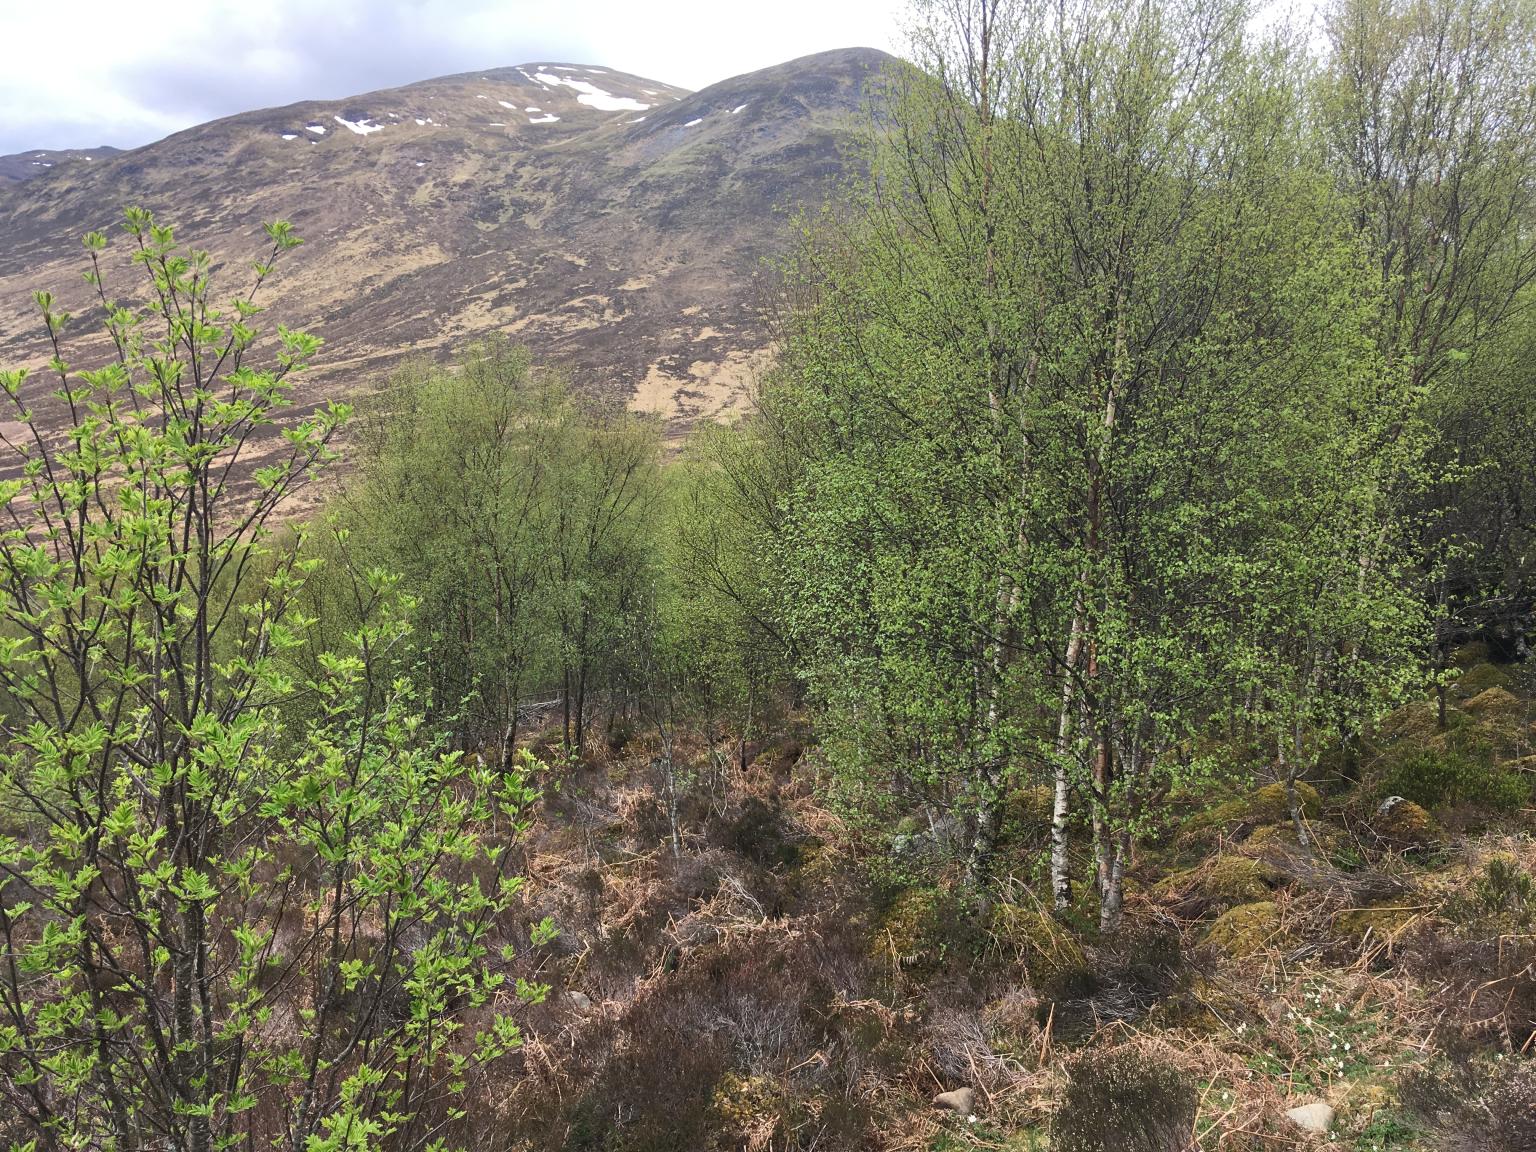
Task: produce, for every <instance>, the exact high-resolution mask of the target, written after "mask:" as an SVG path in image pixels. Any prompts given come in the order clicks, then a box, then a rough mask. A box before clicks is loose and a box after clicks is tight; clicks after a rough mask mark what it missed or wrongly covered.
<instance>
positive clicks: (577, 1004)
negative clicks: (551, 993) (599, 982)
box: [565, 989, 592, 1016]
mask: <svg viewBox="0 0 1536 1152" xmlns="http://www.w3.org/2000/svg"><path fill="white" fill-rule="evenodd" d="M565 998H566V999H567V1000H569V1001H570V1003H571V1007H572V1008H574V1009H576V1011H578V1012H580V1013H581V1014H582V1015H583V1016H585V1015H586V1014H587V1013H588V1012H590V1011H592V997H590V996H588V995H587V994H586V993H585V992H577V991H576V990H575V989H572V990H571V991H569V992H567V993H566V994H565Z"/></svg>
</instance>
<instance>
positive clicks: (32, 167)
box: [0, 146, 122, 188]
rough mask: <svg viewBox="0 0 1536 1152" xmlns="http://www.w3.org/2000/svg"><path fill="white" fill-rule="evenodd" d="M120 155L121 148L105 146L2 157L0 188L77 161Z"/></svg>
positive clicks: (35, 151) (36, 150)
mask: <svg viewBox="0 0 1536 1152" xmlns="http://www.w3.org/2000/svg"><path fill="white" fill-rule="evenodd" d="M120 155H122V149H121V148H108V147H105V146H103V147H101V148H61V149H59V150H57V151H53V152H47V151H44V150H42V149H34V150H33V151H31V152H17V153H15V154H14V155H11V156H0V188H3V187H5V186H6V185H8V184H20V183H21V182H22V181H23V180H33V179H36V178H37V177H39V176H43V175H46V174H47V173H48V172H50V171H51V170H52V169H54V168H58V167H60V166H61V165H65V164H73V163H74V162H75V161H77V160H88V161H90V160H103V159H106V158H107V157H109V156H120Z"/></svg>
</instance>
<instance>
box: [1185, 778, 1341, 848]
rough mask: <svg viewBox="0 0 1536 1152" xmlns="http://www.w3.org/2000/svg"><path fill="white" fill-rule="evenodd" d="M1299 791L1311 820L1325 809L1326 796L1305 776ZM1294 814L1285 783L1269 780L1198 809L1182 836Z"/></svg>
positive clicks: (1285, 818) (1286, 818)
mask: <svg viewBox="0 0 1536 1152" xmlns="http://www.w3.org/2000/svg"><path fill="white" fill-rule="evenodd" d="M1296 795H1297V798H1298V799H1299V800H1300V801H1301V810H1302V813H1303V814H1304V815H1305V816H1306V817H1307V818H1308V819H1309V820H1310V819H1315V818H1316V817H1317V815H1318V814H1319V813H1320V812H1321V811H1322V808H1323V798H1322V797H1321V796H1319V795H1318V792H1317V789H1316V788H1314V787H1312V785H1310V784H1308V783H1307V782H1306V781H1305V780H1301V781H1297V784H1296ZM1290 818H1291V806H1290V802H1289V800H1287V798H1286V795H1285V785H1284V784H1283V783H1279V782H1277V783H1274V784H1265V785H1264V786H1263V787H1262V788H1256V789H1254V790H1253V791H1252V792H1250V793H1247V794H1246V795H1242V796H1236V797H1233V798H1232V799H1230V800H1227V801H1224V802H1223V803H1221V804H1218V805H1216V806H1215V807H1214V808H1210V809H1207V810H1206V811H1205V812H1201V813H1197V814H1196V815H1195V816H1193V817H1192V818H1191V819H1190V820H1188V821H1187V822H1186V827H1185V830H1184V833H1183V834H1182V835H1181V837H1180V838H1181V839H1183V840H1189V839H1192V838H1194V839H1198V838H1199V837H1200V836H1201V835H1202V834H1203V833H1205V832H1208V831H1210V830H1211V829H1212V828H1231V827H1233V826H1234V825H1238V824H1255V825H1259V826H1263V825H1265V824H1280V823H1284V822H1286V821H1289V820H1290Z"/></svg>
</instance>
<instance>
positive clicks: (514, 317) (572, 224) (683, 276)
mask: <svg viewBox="0 0 1536 1152" xmlns="http://www.w3.org/2000/svg"><path fill="white" fill-rule="evenodd" d="M891 59H892V58H891V57H888V56H886V55H885V54H884V53H880V52H877V51H875V50H873V49H841V50H835V51H832V52H827V53H818V54H815V55H812V56H807V57H801V58H799V59H797V60H792V61H787V62H785V63H784V64H781V65H777V66H774V67H772V68H768V69H762V70H759V71H757V72H753V73H747V74H745V75H743V76H738V77H732V78H729V79H727V80H724V81H721V82H720V83H718V84H714V85H711V86H709V87H707V88H705V89H701V90H700V91H698V92H688V91H687V90H685V89H682V88H678V87H676V86H673V85H668V84H665V83H663V82H660V81H654V80H649V79H647V78H645V77H641V76H636V75H634V74H631V73H625V72H620V71H618V70H616V69H612V68H608V67H604V66H593V65H579V64H559V63H554V62H535V63H529V64H522V65H512V66H509V67H505V68H498V69H487V70H480V71H476V72H466V73H459V74H456V75H454V76H448V77H438V78H433V79H428V80H422V81H417V82H414V83H412V84H408V85H404V86H402V87H399V88H393V89H380V90H378V91H376V92H372V93H364V94H360V95H357V96H351V97H345V98H342V99H339V100H330V101H326V100H316V101H299V102H296V103H293V104H289V105H284V106H281V107H278V108H269V109H258V110H254V111H252V112H246V113H240V114H238V115H235V116H231V117H224V118H222V119H219V120H215V121H210V122H208V123H207V124H202V125H196V126H194V127H191V128H188V129H184V130H182V131H180V132H177V133H174V134H172V135H171V136H168V137H166V138H165V139H164V140H161V141H157V142H155V143H154V144H149V145H145V146H144V147H142V148H138V149H134V150H132V151H129V152H124V153H121V154H118V155H114V156H111V157H109V158H106V159H104V160H99V161H96V162H94V163H92V164H90V165H89V166H86V165H84V164H78V163H71V164H69V165H61V166H59V167H58V168H55V169H51V170H47V171H46V172H45V173H44V174H43V175H41V176H40V177H35V178H33V179H31V180H28V181H27V182H25V183H22V184H14V185H4V184H0V233H3V234H4V235H6V237H7V239H8V243H7V245H5V246H4V249H3V250H0V361H4V362H8V363H16V362H28V361H31V362H37V361H38V360H39V358H40V357H41V356H42V355H43V351H44V350H42V349H40V348H39V347H38V346H37V343H36V340H35V339H33V338H31V337H29V336H28V335H26V334H25V333H26V324H27V321H28V312H29V310H30V309H29V305H30V291H31V289H33V288H40V287H41V288H50V289H52V290H54V291H55V292H58V293H60V294H61V295H62V296H64V297H65V299H66V303H67V304H70V305H75V304H83V303H84V300H83V297H82V298H80V299H78V300H70V299H68V297H69V295H70V293H71V292H73V293H75V295H77V296H79V295H80V292H79V290H78V289H77V288H74V287H73V284H74V282H76V281H78V273H79V270H80V260H79V247H78V240H79V236H80V234H82V233H84V232H86V231H89V230H92V229H102V228H107V227H109V226H110V225H111V223H112V222H113V220H114V219H115V218H116V216H117V214H118V212H119V211H120V209H121V207H122V206H123V205H124V204H128V203H141V204H143V205H144V206H145V207H148V208H150V209H151V210H153V211H154V212H156V214H157V216H158V217H159V218H161V219H162V220H164V221H166V222H169V223H172V224H174V225H176V226H177V228H178V236H179V238H181V239H183V240H184V241H186V242H189V243H193V244H195V245H197V246H198V247H205V248H209V249H210V250H212V251H213V252H214V253H215V255H216V257H218V258H219V259H221V260H223V261H225V262H226V263H235V262H244V261H246V260H247V259H251V258H255V256H256V254H257V252H258V251H259V240H260V230H259V224H260V222H261V220H263V219H270V218H272V217H276V216H282V217H284V218H288V219H291V220H292V222H293V224H294V227H295V231H296V232H297V233H298V234H299V235H301V236H303V237H305V238H306V241H307V243H306V245H305V247H304V248H302V249H300V250H299V251H298V252H297V253H295V258H294V259H293V260H292V261H291V262H290V263H289V265H288V266H287V267H286V268H285V269H284V270H283V271H281V272H280V273H279V279H278V282H277V283H278V291H279V293H281V296H280V298H279V300H278V302H277V304H276V305H275V306H274V308H273V313H274V318H275V319H276V320H279V321H282V322H286V323H294V324H299V325H302V326H305V327H308V328H310V329H311V330H313V331H315V332H317V333H318V334H319V335H321V336H322V337H323V338H325V339H326V341H327V345H328V347H327V350H326V352H325V353H323V354H322V357H321V359H320V361H319V362H318V364H317V368H316V371H315V373H314V380H315V382H316V383H315V384H313V385H311V386H310V387H311V389H312V390H313V389H314V388H318V387H320V386H322V385H339V386H340V389H339V390H341V391H343V392H346V391H350V390H354V389H359V388H362V389H366V388H367V387H370V386H372V385H376V384H377V383H378V382H379V377H380V376H381V374H382V373H383V372H384V371H387V370H388V368H389V367H390V366H391V365H393V364H394V363H397V362H398V361H399V360H400V359H401V358H402V357H403V356H407V355H410V354H413V353H415V354H423V355H428V356H431V357H433V358H437V359H442V358H446V357H450V356H452V355H453V352H454V349H455V348H459V347H462V345H463V344H464V343H465V342H466V341H467V340H471V339H474V338H476V337H478V336H482V335H486V334H489V333H491V332H502V333H505V334H507V335H510V336H512V337H513V338H516V339H519V340H522V341H524V342H526V343H528V344H529V345H530V346H531V347H532V348H533V350H534V352H535V355H536V357H537V358H538V359H540V360H541V361H543V362H547V363H553V364H559V365H561V366H563V367H564V368H565V369H566V371H567V372H568V374H569V375H570V377H571V380H572V383H573V385H574V386H575V387H577V388H579V389H581V390H583V391H587V392H591V393H596V394H602V395H605V396H609V397H612V398H624V399H626V400H627V402H628V403H630V404H631V406H633V407H636V408H640V409H643V410H645V411H651V412H656V413H658V414H659V415H660V416H661V417H662V418H663V419H664V420H666V422H667V423H668V426H669V428H670V429H671V430H673V431H675V432H679V433H680V432H682V431H685V430H686V429H687V428H688V427H689V426H691V425H692V423H694V422H695V421H697V420H699V419H714V418H719V417H721V416H724V415H726V414H728V413H729V412H731V411H735V410H738V409H740V408H741V407H742V406H743V405H744V404H745V403H746V402H747V395H748V392H749V389H750V386H751V383H752V381H753V379H754V378H755V376H756V375H757V374H758V373H759V372H761V370H762V369H763V368H764V367H765V366H766V364H767V362H768V359H769V356H770V353H769V348H768V343H769V337H768V332H767V329H766V325H765V324H764V322H763V319H762V317H761V316H760V315H759V314H758V310H757V307H756V303H757V293H756V289H755V287H754V280H755V278H756V276H757V274H758V272H759V270H760V269H761V267H762V265H763V262H764V261H765V260H771V259H773V258H774V257H776V256H777V255H779V254H781V253H782V252H783V251H784V247H785V244H786V242H787V238H788V232H787V229H786V228H785V227H784V220H785V214H786V213H787V212H789V211H792V210H795V209H797V208H800V207H814V206H816V205H818V204H820V203H821V202H823V200H824V199H825V197H826V195H827V193H828V192H829V191H830V190H831V188H832V187H833V185H834V183H835V182H836V181H838V180H840V179H841V178H842V177H843V175H844V174H845V173H846V172H847V171H848V170H849V168H848V164H849V158H848V147H849V145H850V144H851V143H852V142H853V141H854V139H855V137H856V133H857V126H856V125H857V114H858V111H859V109H860V108H861V107H862V106H863V104H864V103H865V101H866V99H867V96H868V94H869V84H870V83H871V81H872V80H873V79H874V78H875V77H876V76H878V75H879V73H880V71H881V70H882V69H883V68H884V67H885V65H886V64H887V63H888V62H889V61H890V60H891ZM113 271H114V272H121V271H122V269H114V270H113ZM119 282H121V277H119ZM237 282H238V278H236V280H235V281H232V282H230V283H229V285H228V286H229V287H230V288H231V289H232V288H234V287H235V285H236V283H237ZM76 310H78V308H76Z"/></svg>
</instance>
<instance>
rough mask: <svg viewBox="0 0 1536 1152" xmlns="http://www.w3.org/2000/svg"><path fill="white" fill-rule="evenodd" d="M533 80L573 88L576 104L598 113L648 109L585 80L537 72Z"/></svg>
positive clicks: (630, 98) (646, 106)
mask: <svg viewBox="0 0 1536 1152" xmlns="http://www.w3.org/2000/svg"><path fill="white" fill-rule="evenodd" d="M534 79H536V80H538V81H539V82H540V83H542V84H555V85H564V86H565V87H567V88H574V89H575V90H576V91H577V92H578V93H579V95H578V96H577V97H576V100H577V102H578V103H581V104H585V105H586V106H587V107H588V108H596V109H597V110H598V111H599V112H644V111H645V110H646V109H648V108H649V107H650V105H649V104H642V103H640V101H638V100H636V99H634V97H632V96H615V95H613V93H611V92H605V91H604V90H603V89H601V88H599V87H598V86H597V85H596V84H591V83H588V82H587V81H585V80H572V79H570V78H569V77H566V76H556V75H555V74H554V73H553V72H537V73H535V74H534Z"/></svg>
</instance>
